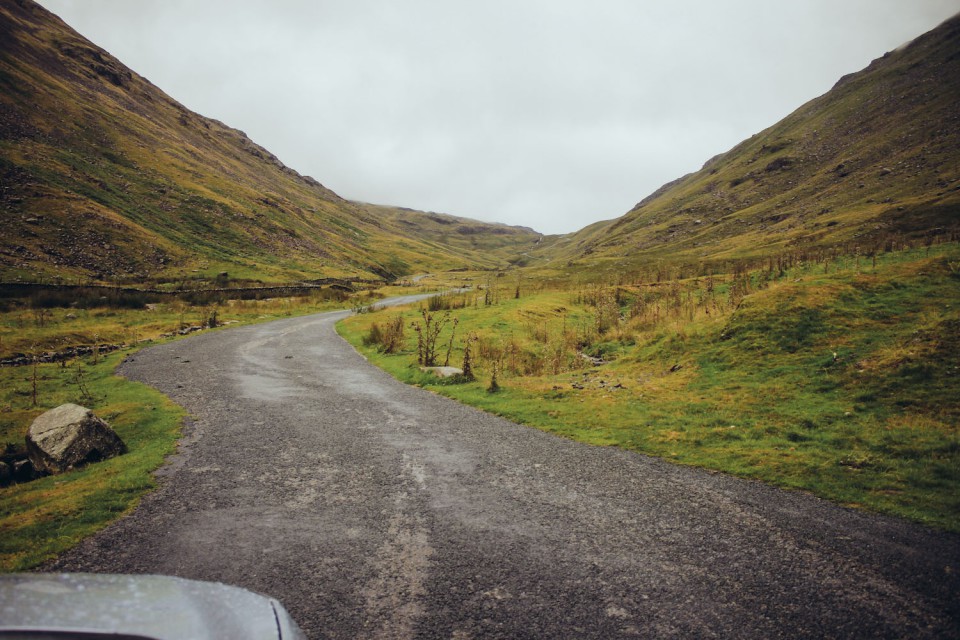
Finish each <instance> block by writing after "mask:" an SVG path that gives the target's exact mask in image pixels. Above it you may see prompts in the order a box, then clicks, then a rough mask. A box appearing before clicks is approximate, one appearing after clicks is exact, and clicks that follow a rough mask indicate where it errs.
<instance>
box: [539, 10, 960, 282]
mask: <svg viewBox="0 0 960 640" xmlns="http://www.w3.org/2000/svg"><path fill="white" fill-rule="evenodd" d="M761 90H762V88H761ZM958 224H960V17H955V18H953V19H952V20H949V21H947V22H946V23H944V24H943V25H941V26H940V27H938V28H937V29H934V30H933V31H931V32H929V33H927V34H925V35H923V36H921V37H919V38H917V39H916V40H915V41H913V42H911V43H910V44H908V45H906V46H904V47H901V48H899V49H898V50H896V51H892V52H890V53H887V54H886V55H884V56H883V57H882V58H880V59H878V60H875V61H874V62H873V63H871V64H870V65H869V66H868V67H867V68H866V69H864V70H862V71H860V72H859V73H854V74H851V75H848V76H845V77H843V78H841V79H840V81H839V82H837V84H836V85H835V86H834V87H833V89H831V90H830V91H829V92H828V93H826V94H824V95H823V96H820V97H819V98H816V99H815V100H812V101H810V102H808V103H807V104H805V105H803V106H802V107H800V108H799V109H797V110H796V111H795V112H794V113H792V114H791V115H790V116H788V117H787V118H785V119H784V120H782V121H781V122H779V123H777V124H775V125H774V126H772V127H770V128H769V129H766V130H765V131H762V132H761V133H759V134H757V135H754V136H752V137H751V138H750V139H748V140H745V141H744V142H742V143H741V144H739V145H737V146H736V147H735V148H733V149H731V150H730V151H729V152H727V153H725V154H722V155H720V156H717V157H715V158H713V159H711V160H709V161H708V162H707V163H706V164H705V165H704V166H703V168H702V169H701V170H700V171H698V172H696V173H692V174H689V175H686V176H684V177H682V178H680V179H678V180H676V181H674V182H671V183H669V184H666V185H664V186H663V187H662V188H661V189H659V190H658V191H657V192H655V193H653V194H652V195H650V196H649V197H647V198H646V199H644V200H643V201H642V202H640V203H639V204H637V205H636V207H634V208H633V209H632V210H631V211H629V212H628V213H627V214H626V215H624V216H623V217H621V218H619V219H616V220H612V221H609V222H606V223H603V224H596V225H592V226H591V227H588V228H586V229H584V230H582V231H580V232H578V233H576V234H571V235H570V236H567V237H565V238H563V239H562V240H560V241H559V242H557V243H556V244H554V243H551V247H550V248H549V250H548V251H547V252H541V254H540V255H541V257H544V258H551V257H553V258H555V260H554V261H555V262H558V263H559V262H560V260H557V259H556V256H558V255H559V256H560V259H562V260H563V261H565V262H570V261H573V262H574V263H576V262H577V261H584V260H585V261H587V262H596V263H601V264H602V263H604V262H607V263H609V264H610V265H611V266H612V265H614V264H616V265H620V266H622V265H623V264H624V263H632V262H636V263H639V262H643V261H650V260H657V259H663V260H682V261H686V262H696V261H701V260H724V259H730V258H742V257H749V256H758V255H766V254H772V253H779V252H789V251H792V250H794V249H796V248H798V247H809V246H828V245H836V244H848V245H849V244H856V245H858V246H861V247H862V248H863V249H864V250H865V251H869V250H871V248H872V247H875V246H877V245H882V244H884V243H888V242H891V241H894V240H895V239H896V238H898V237H903V236H925V235H930V234H937V233H953V234H955V233H956V229H957V226H958Z"/></svg>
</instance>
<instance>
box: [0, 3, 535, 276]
mask: <svg viewBox="0 0 960 640" xmlns="http://www.w3.org/2000/svg"><path fill="white" fill-rule="evenodd" d="M0 211H2V213H3V216H4V223H5V230H4V234H3V236H2V240H0V279H2V280H11V279H16V278H18V277H20V278H28V279H33V278H36V277H38V276H41V277H42V276H47V277H49V276H60V277H68V278H69V277H81V276H82V277H85V278H94V279H101V280H104V279H111V280H131V281H145V280H148V279H160V278H164V277H173V276H175V275H176V274H180V273H186V272H191V271H198V272H200V273H201V274H213V273H218V272H220V271H228V272H229V273H230V274H231V276H236V277H248V278H260V279H266V280H295V279H301V278H315V277H324V276H344V277H368V278H373V277H385V278H391V277H396V276H400V275H404V274H405V273H409V272H413V271H422V270H435V269H442V268H454V267H476V266H484V267H490V266H503V265H505V264H507V263H506V258H508V257H510V256H512V255H513V254H514V253H516V252H522V250H524V249H525V248H526V247H533V246H534V244H535V243H536V242H537V241H538V240H539V238H540V235H539V234H537V233H535V232H533V231H531V230H526V229H520V228H515V229H513V230H512V231H511V232H510V233H509V234H507V235H509V236H510V241H509V242H503V241H502V239H503V238H504V228H505V227H503V226H502V225H486V224H484V223H479V222H473V221H470V222H469V223H466V222H464V224H469V225H470V226H472V227H474V228H475V229H476V233H477V234H478V235H480V236H485V235H487V234H488V233H489V234H490V235H491V237H492V238H495V239H498V240H496V241H494V242H493V244H492V245H491V246H490V247H486V248H485V250H483V251H473V250H469V248H465V247H464V246H462V245H455V246H445V245H444V244H443V243H442V242H439V243H438V242H435V241H433V240H432V239H430V238H428V239H427V241H424V240H421V239H420V238H419V237H417V235H416V230H417V229H419V228H421V227H422V226H423V225H425V224H431V223H430V222H429V221H430V220H431V217H430V216H431V214H423V213H419V212H412V211H405V212H404V213H403V215H400V214H399V213H391V214H390V215H389V216H382V215H380V214H381V213H382V212H381V211H379V210H377V209H375V208H371V207H369V206H366V205H360V204H357V203H352V202H349V201H346V200H344V199H342V198H340V197H339V196H337V194H335V193H334V192H332V191H330V190H329V189H327V188H325V187H324V186H323V185H321V184H320V183H319V182H317V181H316V180H314V179H313V178H310V177H308V176H301V175H300V174H299V173H297V172H296V171H294V170H292V169H290V168H289V167H286V166H285V165H283V163H282V162H280V161H279V160H278V159H277V158H276V157H275V156H273V155H272V154H271V153H270V152H269V151H267V150H266V149H264V148H262V147H260V146H258V145H257V144H255V143H254V142H252V141H251V140H250V139H249V138H247V136H246V135H245V134H244V133H243V132H241V131H238V130H236V129H232V128H230V127H228V126H226V125H224V124H223V123H221V122H218V121H216V120H212V119H209V118H204V117H202V116H200V115H198V114H196V113H193V112H191V111H189V110H188V109H186V108H185V107H183V106H182V105H180V104H179V103H177V102H176V101H174V100H173V99H171V98H170V97H169V96H167V95H166V94H164V93H163V92H162V91H160V90H159V89H158V88H157V87H155V86H153V85H152V84H151V83H150V82H149V81H147V80H146V79H145V78H142V77H141V76H139V75H137V74H136V73H134V72H133V71H131V70H130V69H128V68H127V67H125V66H124V65H123V64H121V63H120V62H119V61H118V60H116V59H115V58H113V57H112V56H110V55H109V54H108V53H107V52H105V51H104V50H102V49H100V48H98V47H96V46H95V45H93V44H92V43H90V42H89V41H87V40H85V39H84V38H83V37H82V36H80V35H79V34H77V33H76V32H74V31H73V30H72V29H70V28H69V27H68V26H67V25H66V24H64V23H63V22H62V21H61V20H60V19H59V18H57V17H56V16H54V15H53V14H51V13H50V12H48V11H46V10H45V9H43V8H42V7H40V6H39V5H37V4H35V3H33V2H31V1H29V0H17V1H16V2H5V3H4V4H3V5H2V6H0ZM432 215H435V214H432ZM403 219H409V220H411V221H413V222H412V223H411V224H407V223H405V222H403ZM407 227H410V228H412V229H413V231H412V232H407V231H406V229H407Z"/></svg>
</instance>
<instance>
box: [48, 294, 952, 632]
mask: <svg viewBox="0 0 960 640" xmlns="http://www.w3.org/2000/svg"><path fill="white" fill-rule="evenodd" d="M344 315H345V314H343V313H334V314H325V315H319V316H309V317H304V318H294V319H288V320H282V321H278V322H273V323H270V324H264V325H258V326H250V327H242V328H237V329H231V330H228V331H219V332H211V333H208V334H205V335H199V336H196V337H192V338H190V339H187V340H182V341H179V342H173V343H170V344H166V345H161V346H157V347H153V348H150V349H147V350H145V351H142V352H140V353H138V354H136V355H135V356H133V357H132V358H131V359H130V361H129V362H127V363H126V364H124V365H123V367H122V368H121V373H122V374H123V375H126V376H127V377H129V378H131V379H134V380H141V381H144V382H147V383H148V384H150V385H153V386H154V387H157V388H158V389H160V390H161V391H163V392H165V393H167V394H168V395H170V396H171V397H172V398H173V399H174V400H175V401H176V402H178V403H180V404H181V405H183V406H184V407H186V408H187V410H188V411H189V412H190V414H191V416H192V418H191V420H190V422H189V424H188V425H187V428H186V433H185V437H184V440H183V442H182V444H181V449H180V453H179V454H178V455H176V456H175V457H173V458H172V459H171V462H170V464H169V465H167V466H166V467H164V468H163V469H162V470H161V472H160V476H161V479H162V480H161V486H160V488H159V489H158V490H157V491H155V492H154V493H152V494H150V495H149V496H147V497H146V498H145V499H144V500H143V502H142V504H141V505H140V506H139V507H138V508H137V509H136V511H135V512H134V513H133V514H132V515H130V516H128V517H126V518H124V519H122V520H121V521H119V522H118V523H116V524H114V525H112V526H111V527H109V528H108V529H106V530H104V531H103V532H101V533H100V534H98V535H96V536H94V537H93V538H91V539H89V540H87V541H86V542H84V543H83V544H82V545H80V546H79V547H78V548H76V549H74V550H73V551H71V552H69V553H67V554H65V555H64V556H62V557H61V558H60V559H59V560H58V561H57V562H56V563H54V565H53V566H52V567H47V569H55V570H71V571H81V570H82V571H96V572H125V573H163V574H172V575H178V576H182V577H185V578H194V579H202V580H215V581H221V582H226V583H229V584H235V585H239V586H243V587H246V588H248V589H253V590H255V591H258V592H262V593H265V594H269V595H271V596H274V597H276V598H278V599H279V600H280V601H281V602H283V603H284V605H285V606H286V607H287V608H288V609H289V610H290V612H291V613H292V615H293V616H294V618H296V619H297V621H298V622H299V623H300V624H301V626H302V627H303V628H304V630H305V631H307V633H308V635H309V636H310V637H312V638H415V637H416V638H456V639H467V638H616V637H657V638H692V637H696V638H777V637H790V638H794V637H796V638H801V637H806V638H821V637H837V638H855V637H856V638H884V637H890V638H893V637H904V638H928V637H958V636H960V611H958V609H960V604H958V593H960V580H958V577H957V573H958V571H960V537H958V536H955V535H949V534H943V533H937V532H934V531H930V530H927V529H924V528H921V527H918V526H915V525H911V524H908V523H906V522H902V521H899V520H894V519H888V518H883V517H879V516H874V515H869V514H863V513H858V512H854V511H850V510H847V509H843V508H840V507H836V506H833V505H831V504H829V503H826V502H823V501H821V500H818V499H816V498H813V497H810V496H807V495H803V494H798V493H789V492H783V491H779V490H776V489H772V488H769V487H766V486H763V485H760V484H758V483H754V482H748V481H743V480H739V479H735V478H730V477H727V476H724V475H721V474H714V473H709V472H704V471H699V470H694V469H687V468H681V467H677V466H673V465H670V464H667V463H665V462H663V461H660V460H657V459H652V458H647V457H644V456H640V455H636V454H633V453H628V452H624V451H619V450H616V449H612V448H601V447H591V446H587V445H583V444H578V443H575V442H571V441H568V440H564V439H561V438H558V437H554V436H551V435H548V434H545V433H542V432H539V431H537V430H535V429H531V428H527V427H521V426H517V425H515V424H512V423H510V422H507V421H505V420H502V419H500V418H497V417H494V416H490V415H486V414H483V413H481V412H479V411H476V410H474V409H471V408H468V407H465V406H462V405H460V404H457V403H456V402H452V401H450V400H447V399H444V398H440V397H438V396H435V395H433V394H431V393H428V392H425V391H422V390H420V389H415V388H411V387H407V386H405V385H402V384H400V383H397V382H396V381H394V380H393V379H392V378H390V377H389V376H388V375H386V374H385V373H383V372H381V371H379V370H378V369H376V368H374V367H372V366H371V365H369V364H368V363H367V362H366V361H365V360H364V359H363V358H362V357H361V356H359V355H358V354H357V353H356V352H355V351H354V350H353V349H352V348H351V347H350V346H349V345H347V344H346V343H345V342H344V341H343V340H341V339H340V338H339V337H338V336H337V335H336V334H335V332H334V328H333V325H334V323H335V321H336V320H337V319H339V318H341V317H343V316H344ZM545 402H546V400H545Z"/></svg>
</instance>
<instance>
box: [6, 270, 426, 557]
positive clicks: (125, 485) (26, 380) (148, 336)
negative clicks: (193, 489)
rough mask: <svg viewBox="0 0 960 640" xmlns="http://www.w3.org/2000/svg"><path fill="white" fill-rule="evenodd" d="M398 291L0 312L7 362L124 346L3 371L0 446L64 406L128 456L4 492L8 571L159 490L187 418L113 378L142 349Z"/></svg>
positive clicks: (65, 545) (14, 442)
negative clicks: (184, 332) (94, 423)
mask: <svg viewBox="0 0 960 640" xmlns="http://www.w3.org/2000/svg"><path fill="white" fill-rule="evenodd" d="M410 292H411V288H410V287H406V288H400V287H397V288H395V290H390V291H386V292H384V293H380V292H376V293H374V294H367V293H364V294H361V295H359V296H357V297H354V298H351V299H348V300H333V299H326V298H322V297H305V298H286V299H273V300H261V301H256V300H251V301H236V302H231V303H228V304H222V305H206V306H190V305H186V304H183V303H180V302H172V303H169V304H160V305H151V307H150V308H144V309H118V308H106V307H93V308H90V309H75V308H70V309H64V308H52V309H43V310H42V311H41V309H38V308H32V307H31V306H30V305H28V304H24V305H23V306H21V307H19V308H13V309H9V310H7V311H6V312H3V313H0V357H9V356H11V355H13V354H15V353H26V354H28V355H30V356H33V355H41V354H42V353H44V352H46V351H58V350H62V349H63V348H65V347H75V346H97V345H108V344H121V343H122V344H124V345H128V346H124V347H123V348H122V349H121V350H119V351H115V352H113V353H110V354H109V355H107V356H106V357H104V356H103V355H100V354H98V353H95V354H91V355H88V356H85V357H79V358H72V359H70V360H69V361H66V362H62V363H50V364H43V363H40V364H37V365H36V367H34V366H30V365H28V366H19V367H0V447H10V446H12V447H18V446H22V445H23V442H24V436H25V435H26V431H27V428H28V427H29V425H30V423H31V421H32V420H33V419H34V418H35V417H37V416H38V415H40V414H41V413H42V412H43V411H45V410H47V409H51V408H54V407H56V406H59V405H60V404H63V403H65V402H74V403H76V404H80V405H82V406H85V407H88V408H90V409H92V410H94V412H96V414H97V415H99V416H100V417H102V418H104V419H106V420H107V421H108V422H109V423H110V424H111V426H113V428H114V429H115V430H116V431H117V433H118V434H119V435H120V437H121V438H122V439H123V440H124V442H126V443H127V446H128V449H129V451H128V453H126V454H124V455H122V456H118V457H116V458H112V459H110V460H106V461H104V462H100V463H97V464H94V465H89V466H87V467H85V468H82V469H79V470H75V471H71V472H68V473H65V474H62V475H58V476H48V477H46V478H42V479H39V480H36V481H33V482H27V483H22V484H14V485H11V486H9V487H5V488H0V572H2V571H22V570H26V569H30V568H31V567H35V566H37V565H38V564H40V563H42V562H44V561H46V560H49V559H51V558H53V557H54V556H56V555H57V554H58V553H60V552H62V551H64V550H66V549H69V548H70V547H72V546H74V545H76V544H77V543H78V542H79V541H80V540H82V539H83V538H84V537H86V536H88V535H90V534H92V533H94V532H96V531H97V530H99V529H101V528H103V527H105V526H106V525H108V524H109V523H110V522H112V521H114V520H115V519H117V518H118V517H120V516H121V515H123V514H125V513H127V512H129V511H130V510H131V509H133V508H134V507H135V506H136V505H137V503H138V501H139V500H140V498H141V497H142V496H143V494H144V493H145V492H147V491H148V490H150V489H151V488H152V487H153V486H154V479H153V471H155V470H156V469H157V468H158V467H159V466H160V465H162V464H163V461H164V459H165V457H166V456H167V455H169V454H170V453H172V452H173V451H174V449H175V447H176V442H177V439H178V437H179V434H180V425H181V422H182V419H183V417H184V411H183V409H182V408H180V407H179V406H177V405H175V404H174V403H173V402H171V401H170V400H169V399H168V398H166V396H164V395H163V394H161V393H159V392H158V391H155V390H153V389H151V388H149V387H147V386H144V385H142V384H139V383H136V382H131V381H129V380H126V379H125V378H122V377H119V376H116V375H114V373H113V372H114V369H115V368H116V366H117V365H118V364H119V363H120V362H121V360H122V359H123V358H124V357H125V356H126V355H129V354H130V353H132V352H133V351H135V350H136V349H137V348H139V347H142V346H145V345H148V344H151V343H154V342H157V341H163V340H169V339H171V338H164V337H161V336H164V335H168V334H170V333H175V332H176V331H177V330H179V329H180V328H181V326H190V325H202V324H205V322H206V321H207V320H208V319H209V318H210V316H211V314H213V313H214V312H216V314H217V318H218V321H219V322H221V323H229V324H234V325H239V324H251V323H255V322H266V321H269V320H273V319H277V318H283V317H289V316H293V315H303V314H307V313H316V312H321V311H327V310H332V309H341V308H349V307H351V306H357V305H364V304H369V302H371V301H373V300H375V299H377V298H378V297H379V296H381V295H387V294H394V293H396V294H401V293H410Z"/></svg>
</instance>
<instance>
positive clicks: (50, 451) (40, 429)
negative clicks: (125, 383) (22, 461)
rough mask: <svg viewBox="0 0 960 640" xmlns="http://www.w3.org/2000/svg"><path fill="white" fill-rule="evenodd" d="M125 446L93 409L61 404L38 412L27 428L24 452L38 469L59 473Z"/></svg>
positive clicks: (125, 447) (112, 454) (124, 449)
mask: <svg viewBox="0 0 960 640" xmlns="http://www.w3.org/2000/svg"><path fill="white" fill-rule="evenodd" d="M126 451H127V446H126V445H125V444H124V443H123V440H121V439H120V436H118V435H117V434H116V433H115V432H114V430H113V429H111V428H110V425H108V424H107V423H106V422H104V421H103V420H101V419H100V418H98V417H97V416H95V415H93V411H90V410H89V409H87V408H85V407H81V406H80V405H76V404H62V405H60V406H59V407H57V408H56V409H51V410H50V411H47V412H46V413H44V414H42V415H40V416H39V417H38V418H37V419H36V420H34V421H33V424H31V425H30V430H29V431H28V432H27V452H28V454H29V456H30V460H31V461H32V462H33V466H34V468H35V469H36V470H37V471H38V472H41V473H62V472H63V471H66V470H68V469H72V468H73V467H77V466H79V465H82V464H87V463H88V462H97V461H98V460H104V459H106V458H111V457H113V456H116V455H119V454H121V453H126Z"/></svg>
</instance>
